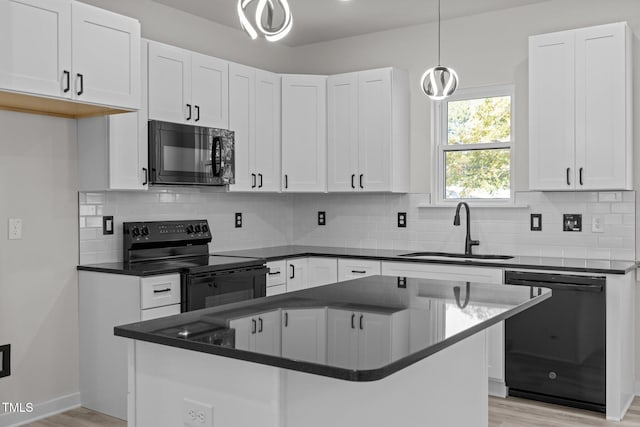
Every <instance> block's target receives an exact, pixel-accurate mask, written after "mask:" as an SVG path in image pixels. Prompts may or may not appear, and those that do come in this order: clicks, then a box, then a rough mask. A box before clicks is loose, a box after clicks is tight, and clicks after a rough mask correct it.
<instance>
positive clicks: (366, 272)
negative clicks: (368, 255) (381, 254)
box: [338, 258, 380, 282]
mask: <svg viewBox="0 0 640 427" xmlns="http://www.w3.org/2000/svg"><path fill="white" fill-rule="evenodd" d="M379 274H380V261H375V260H369V259H352V258H339V259H338V281H339V282H342V281H345V280H351V279H358V278H360V277H367V276H377V275H379Z"/></svg>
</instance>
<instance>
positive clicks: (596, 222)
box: [591, 215, 604, 233]
mask: <svg viewBox="0 0 640 427" xmlns="http://www.w3.org/2000/svg"><path fill="white" fill-rule="evenodd" d="M591 232H592V233H604V220H603V219H602V217H601V216H600V215H594V216H592V217H591Z"/></svg>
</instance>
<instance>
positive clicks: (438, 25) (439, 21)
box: [438, 0, 440, 66]
mask: <svg viewBox="0 0 640 427" xmlns="http://www.w3.org/2000/svg"><path fill="white" fill-rule="evenodd" d="M438 66H440V0H438Z"/></svg>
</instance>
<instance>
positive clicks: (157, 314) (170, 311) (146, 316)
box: [140, 304, 180, 320]
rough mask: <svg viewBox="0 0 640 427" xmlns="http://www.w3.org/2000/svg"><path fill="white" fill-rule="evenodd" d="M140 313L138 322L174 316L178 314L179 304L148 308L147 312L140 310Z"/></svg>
mask: <svg viewBox="0 0 640 427" xmlns="http://www.w3.org/2000/svg"><path fill="white" fill-rule="evenodd" d="M141 313H142V314H141V316H140V320H151V319H159V318H161V317H166V316H173V315H174V314H180V304H173V305H165V306H164V307H156V308H149V309H147V310H142V311H141Z"/></svg>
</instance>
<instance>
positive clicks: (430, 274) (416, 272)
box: [382, 261, 507, 397]
mask: <svg viewBox="0 0 640 427" xmlns="http://www.w3.org/2000/svg"><path fill="white" fill-rule="evenodd" d="M382 274H383V275H386V276H399V277H415V278H421V279H439V280H455V281H464V282H477V283H495V284H501V283H503V276H504V271H503V269H501V268H487V267H465V266H457V265H443V264H419V263H407V262H384V261H383V262H382ZM486 337H487V351H488V372H489V378H490V385H489V386H490V387H489V388H490V392H491V394H492V395H496V396H501V397H505V396H506V392H507V391H506V388H505V385H504V380H505V377H504V322H500V323H498V324H496V325H494V326H492V327H490V328H488V329H487V333H486Z"/></svg>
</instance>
